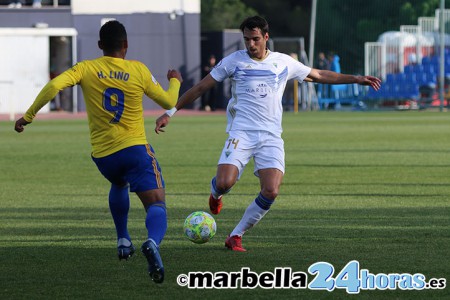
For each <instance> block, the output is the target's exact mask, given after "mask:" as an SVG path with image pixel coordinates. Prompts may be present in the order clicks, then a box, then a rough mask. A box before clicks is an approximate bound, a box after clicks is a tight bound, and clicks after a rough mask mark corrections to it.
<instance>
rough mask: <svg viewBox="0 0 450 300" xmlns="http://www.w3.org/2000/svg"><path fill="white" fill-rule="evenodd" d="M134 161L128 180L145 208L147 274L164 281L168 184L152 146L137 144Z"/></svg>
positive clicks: (144, 252) (144, 247)
mask: <svg viewBox="0 0 450 300" xmlns="http://www.w3.org/2000/svg"><path fill="white" fill-rule="evenodd" d="M131 148H134V150H135V153H130V154H133V158H134V160H135V161H134V162H133V163H132V164H130V168H129V171H128V172H127V176H126V177H127V180H128V182H129V183H130V190H131V191H132V192H135V193H136V195H137V196H138V197H139V199H140V200H141V202H142V204H143V206H144V208H145V211H146V217H145V227H146V228H147V240H146V241H145V242H144V243H143V244H142V247H141V251H142V253H143V254H144V255H145V257H146V258H147V262H148V273H149V275H150V277H151V279H152V280H153V281H154V282H156V283H162V282H163V281H164V266H163V263H162V260H161V256H160V254H159V244H160V243H161V241H162V240H163V238H164V235H165V234H166V230H167V213H166V203H165V190H164V188H165V184H164V179H163V177H162V174H161V168H160V166H159V164H158V161H157V160H156V157H155V153H154V151H153V148H152V147H151V146H150V145H145V146H136V147H131Z"/></svg>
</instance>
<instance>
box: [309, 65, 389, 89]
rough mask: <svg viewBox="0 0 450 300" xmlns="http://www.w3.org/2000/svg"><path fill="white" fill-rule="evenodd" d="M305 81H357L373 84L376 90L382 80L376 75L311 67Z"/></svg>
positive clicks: (330, 82)
mask: <svg viewBox="0 0 450 300" xmlns="http://www.w3.org/2000/svg"><path fill="white" fill-rule="evenodd" d="M305 81H313V82H318V83H329V84H348V83H357V84H360V85H368V86H371V87H372V88H373V89H374V90H376V91H377V90H379V89H380V87H381V80H380V79H379V78H377V77H374V76H360V75H349V74H341V73H336V72H333V71H328V70H318V69H311V72H310V73H309V75H308V76H307V77H306V79H305Z"/></svg>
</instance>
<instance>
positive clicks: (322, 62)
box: [317, 52, 330, 70]
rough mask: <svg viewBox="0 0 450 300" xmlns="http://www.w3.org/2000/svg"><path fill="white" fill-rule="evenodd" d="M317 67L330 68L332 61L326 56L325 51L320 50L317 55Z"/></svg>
mask: <svg viewBox="0 0 450 300" xmlns="http://www.w3.org/2000/svg"><path fill="white" fill-rule="evenodd" d="M317 69H319V70H329V69H330V63H329V61H328V60H327V58H326V57H325V53H323V52H319V54H318V55H317Z"/></svg>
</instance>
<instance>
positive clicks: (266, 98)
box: [210, 50, 311, 136]
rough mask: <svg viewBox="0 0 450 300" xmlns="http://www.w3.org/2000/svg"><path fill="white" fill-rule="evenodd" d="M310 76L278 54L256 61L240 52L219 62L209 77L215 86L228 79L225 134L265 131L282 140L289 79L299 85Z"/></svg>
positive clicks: (291, 61)
mask: <svg viewBox="0 0 450 300" xmlns="http://www.w3.org/2000/svg"><path fill="white" fill-rule="evenodd" d="M310 72H311V68H309V67H307V66H305V65H303V64H302V63H300V62H299V61H297V60H295V59H293V58H292V57H290V56H289V55H286V54H283V53H279V52H269V54H268V56H267V57H266V58H265V59H263V60H261V61H258V60H254V59H252V58H250V56H249V55H248V54H247V51H246V50H239V51H236V52H234V53H232V54H230V55H228V56H227V57H225V58H224V59H222V60H221V61H220V62H219V63H218V64H217V66H216V67H215V68H214V69H213V70H212V71H211V73H210V74H211V76H212V77H213V78H214V80H216V81H218V82H222V81H224V80H225V79H227V78H230V79H231V94H232V98H231V99H230V100H229V102H228V106H227V119H228V122H227V132H229V131H230V130H264V131H269V132H271V133H273V134H275V135H277V136H281V132H282V127H281V120H282V114H283V106H282V103H281V101H282V97H283V93H284V89H285V87H286V83H287V81H288V80H289V79H297V80H298V81H299V82H302V81H303V80H304V79H305V78H306V76H308V74H309V73H310Z"/></svg>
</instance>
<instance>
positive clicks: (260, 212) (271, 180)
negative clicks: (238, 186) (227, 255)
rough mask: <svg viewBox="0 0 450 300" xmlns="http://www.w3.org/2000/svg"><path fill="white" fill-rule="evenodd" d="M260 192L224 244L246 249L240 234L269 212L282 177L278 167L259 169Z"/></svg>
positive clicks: (235, 248)
mask: <svg viewBox="0 0 450 300" xmlns="http://www.w3.org/2000/svg"><path fill="white" fill-rule="evenodd" d="M259 179H260V183H261V192H260V193H259V195H258V196H257V197H256V198H255V200H253V202H252V203H250V205H249V206H248V207H247V209H246V210H245V212H244V215H243V216H242V218H241V220H240V221H239V223H238V225H237V226H236V227H235V228H234V230H233V231H232V232H231V233H230V236H229V237H228V238H227V241H226V243H225V246H227V248H229V249H231V250H234V251H241V252H244V251H246V250H245V249H244V248H243V247H242V236H243V235H244V233H245V232H247V231H248V230H249V229H250V228H252V227H253V226H255V225H256V224H258V222H259V221H261V219H262V218H263V217H264V216H265V215H266V214H267V213H268V212H269V209H270V207H271V206H272V204H273V203H274V201H275V198H276V197H277V195H278V191H279V188H280V185H281V182H282V179H283V172H281V171H280V170H278V169H273V168H271V169H263V170H259Z"/></svg>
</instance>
